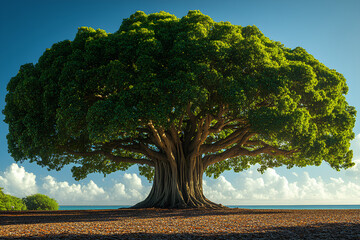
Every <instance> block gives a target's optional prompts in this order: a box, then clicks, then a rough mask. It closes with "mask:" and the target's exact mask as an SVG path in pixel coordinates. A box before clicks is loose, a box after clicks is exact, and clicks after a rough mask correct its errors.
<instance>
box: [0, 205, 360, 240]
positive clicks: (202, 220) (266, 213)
mask: <svg viewBox="0 0 360 240" xmlns="http://www.w3.org/2000/svg"><path fill="white" fill-rule="evenodd" d="M0 239H360V210H246V209H219V210H204V209H202V210H201V209H197V210H193V209H192V210H191V209H185V210H165V209H119V210H88V211H87V210H81V211H53V212H45V211H25V212H0Z"/></svg>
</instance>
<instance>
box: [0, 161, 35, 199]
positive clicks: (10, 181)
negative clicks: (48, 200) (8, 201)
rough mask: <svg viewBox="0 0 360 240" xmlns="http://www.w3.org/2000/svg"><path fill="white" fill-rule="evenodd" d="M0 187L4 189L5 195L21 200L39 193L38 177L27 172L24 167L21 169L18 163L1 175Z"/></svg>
mask: <svg viewBox="0 0 360 240" xmlns="http://www.w3.org/2000/svg"><path fill="white" fill-rule="evenodd" d="M0 187H3V188H4V192H5V193H7V194H11V195H13V196H17V197H20V198H22V197H25V196H27V195H31V194H34V193H36V192H37V191H38V187H37V185H36V176H35V175H34V174H33V173H28V172H26V171H25V168H24V167H22V166H20V167H19V166H18V165H17V164H16V163H13V164H11V165H10V166H9V167H8V168H7V169H6V170H5V172H3V173H0Z"/></svg>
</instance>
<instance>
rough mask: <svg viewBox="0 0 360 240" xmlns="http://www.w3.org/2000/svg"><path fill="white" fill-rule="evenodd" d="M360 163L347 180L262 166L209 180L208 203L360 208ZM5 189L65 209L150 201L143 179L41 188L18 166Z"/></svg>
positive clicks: (48, 180) (4, 179)
mask: <svg viewBox="0 0 360 240" xmlns="http://www.w3.org/2000/svg"><path fill="white" fill-rule="evenodd" d="M355 163H356V165H355V167H354V168H351V169H349V170H346V173H345V174H343V177H335V176H333V177H329V178H324V177H322V176H316V177H314V176H311V175H310V174H309V173H307V172H305V171H304V172H297V173H295V172H289V175H281V174H279V172H277V171H276V169H268V170H267V171H265V173H264V174H260V173H259V172H257V171H256V168H257V166H252V167H251V168H250V169H249V170H248V171H244V172H242V173H239V174H236V177H235V178H234V179H232V180H231V182H230V181H229V180H228V179H226V178H225V176H220V177H219V178H218V179H210V178H205V179H204V181H203V189H204V194H205V196H206V197H208V198H209V199H210V200H212V201H214V202H217V203H221V204H223V205H242V204H359V199H360V183H359V181H358V180H359V175H360V160H356V161H355ZM120 176H121V175H120ZM287 176H288V177H287ZM0 187H4V192H6V193H9V194H11V195H15V196H18V197H24V196H26V195H30V194H34V193H37V192H40V193H43V194H46V195H48V196H50V197H52V198H55V199H56V200H57V201H58V202H59V204H60V205H95V204H98V205H132V204H135V203H137V202H139V201H141V200H143V199H145V198H146V196H147V195H148V193H149V192H150V189H151V187H150V186H145V185H143V178H142V177H139V175H138V174H136V173H124V174H123V175H122V177H120V178H119V180H118V181H113V180H112V181H111V180H110V181H109V180H108V179H105V180H104V181H102V180H100V181H99V182H97V183H95V182H94V181H93V180H89V181H88V182H87V183H75V184H70V183H69V182H67V181H59V180H57V179H55V178H54V177H52V176H50V175H49V176H47V177H45V178H43V179H40V180H39V182H37V181H36V176H35V174H33V173H29V172H26V171H25V168H24V167H21V166H18V165H17V164H12V165H11V166H9V167H8V168H7V169H6V171H5V172H3V173H0Z"/></svg>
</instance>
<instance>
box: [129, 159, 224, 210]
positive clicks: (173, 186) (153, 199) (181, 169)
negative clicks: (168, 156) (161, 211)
mask: <svg viewBox="0 0 360 240" xmlns="http://www.w3.org/2000/svg"><path fill="white" fill-rule="evenodd" d="M203 173H204V168H203V165H202V162H201V158H200V157H198V158H193V159H189V158H185V157H184V156H183V155H182V154H178V156H177V157H176V163H175V162H171V161H169V162H164V161H159V162H156V164H155V177H154V182H153V186H152V189H151V191H150V194H149V196H148V197H147V198H146V199H145V200H144V201H142V202H140V203H138V204H136V205H135V206H133V208H152V207H155V208H202V207H203V208H221V207H223V206H222V205H219V204H215V203H213V202H211V201H209V200H208V199H206V197H205V196H204V194H203V188H202V176H203Z"/></svg>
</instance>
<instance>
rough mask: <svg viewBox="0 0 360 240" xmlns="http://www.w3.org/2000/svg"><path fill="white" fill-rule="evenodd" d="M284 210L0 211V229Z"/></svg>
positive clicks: (272, 212) (284, 211) (265, 212)
mask: <svg viewBox="0 0 360 240" xmlns="http://www.w3.org/2000/svg"><path fill="white" fill-rule="evenodd" d="M278 213H281V214H283V213H286V210H281V211H280V210H252V209H236V208H224V209H156V208H153V209H129V208H124V209H116V210H62V211H21V212H18V211H12V212H5V211H0V226H1V225H21V224H34V223H35V224H36V223H62V222H95V221H116V220H119V219H121V218H142V219H148V218H159V217H180V218H191V217H197V216H216V215H224V216H226V215H248V214H278Z"/></svg>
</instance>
